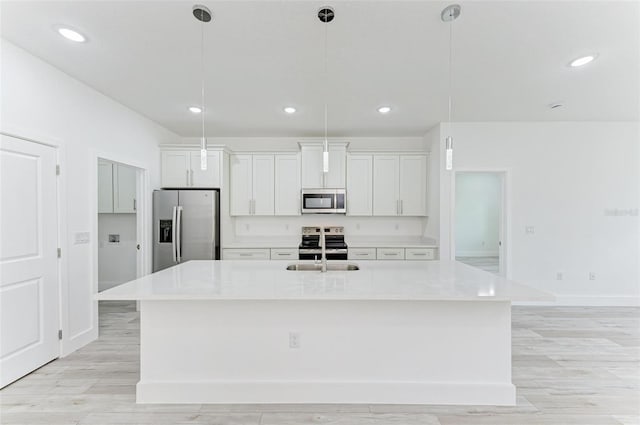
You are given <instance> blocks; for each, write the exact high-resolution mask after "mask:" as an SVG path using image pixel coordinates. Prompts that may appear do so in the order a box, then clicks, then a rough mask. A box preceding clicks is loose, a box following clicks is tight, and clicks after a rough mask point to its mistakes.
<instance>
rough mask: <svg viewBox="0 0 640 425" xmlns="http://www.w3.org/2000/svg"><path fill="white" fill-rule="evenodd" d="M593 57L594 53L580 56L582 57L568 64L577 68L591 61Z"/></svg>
mask: <svg viewBox="0 0 640 425" xmlns="http://www.w3.org/2000/svg"><path fill="white" fill-rule="evenodd" d="M595 58H596V55H588V56H582V57H579V58H577V59H574V60H572V61H571V63H570V64H569V66H571V67H573V68H577V67H579V66H583V65H586V64H588V63H589V62H592V61H593V60H594V59H595Z"/></svg>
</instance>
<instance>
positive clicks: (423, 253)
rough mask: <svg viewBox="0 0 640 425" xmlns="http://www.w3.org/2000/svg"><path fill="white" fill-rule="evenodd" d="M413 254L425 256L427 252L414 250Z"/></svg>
mask: <svg viewBox="0 0 640 425" xmlns="http://www.w3.org/2000/svg"><path fill="white" fill-rule="evenodd" d="M413 255H421V256H425V255H427V253H425V252H414V253H413Z"/></svg>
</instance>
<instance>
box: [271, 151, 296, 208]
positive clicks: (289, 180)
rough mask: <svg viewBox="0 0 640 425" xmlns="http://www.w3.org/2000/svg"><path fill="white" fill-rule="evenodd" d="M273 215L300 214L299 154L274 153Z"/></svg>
mask: <svg viewBox="0 0 640 425" xmlns="http://www.w3.org/2000/svg"><path fill="white" fill-rule="evenodd" d="M274 191H275V192H274V202H275V207H274V212H275V215H300V202H301V201H300V156H299V155H297V154H296V155H275V184H274Z"/></svg>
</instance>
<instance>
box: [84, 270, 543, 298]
mask: <svg viewBox="0 0 640 425" xmlns="http://www.w3.org/2000/svg"><path fill="white" fill-rule="evenodd" d="M290 263H291V261H229V260H223V261H188V262H186V263H183V264H180V265H178V266H175V267H171V268H168V269H165V270H162V271H160V272H157V273H153V274H150V275H148V276H145V277H142V278H140V279H136V280H133V281H131V282H127V283H124V284H122V285H119V286H116V287H114V288H111V289H108V290H106V291H104V292H101V293H99V294H97V295H96V299H98V300H361V301H366V300H398V301H416V300H433V301H552V300H553V299H554V297H553V296H552V295H550V294H548V293H546V292H543V291H540V290H537V289H534V288H531V287H528V286H525V285H521V284H518V283H515V282H513V281H509V280H506V279H504V278H502V277H499V276H496V275H493V274H490V273H487V272H485V271H482V270H479V269H476V268H474V267H470V266H468V265H466V264H462V263H460V262H457V261H363V262H360V263H359V264H358V265H359V266H360V270H357V271H343V272H338V271H331V272H327V273H320V272H315V271H287V270H285V267H286V266H287V264H290Z"/></svg>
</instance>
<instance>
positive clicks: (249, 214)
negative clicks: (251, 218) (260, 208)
mask: <svg viewBox="0 0 640 425" xmlns="http://www.w3.org/2000/svg"><path fill="white" fill-rule="evenodd" d="M251 206H252V205H251V199H249V215H251Z"/></svg>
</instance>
